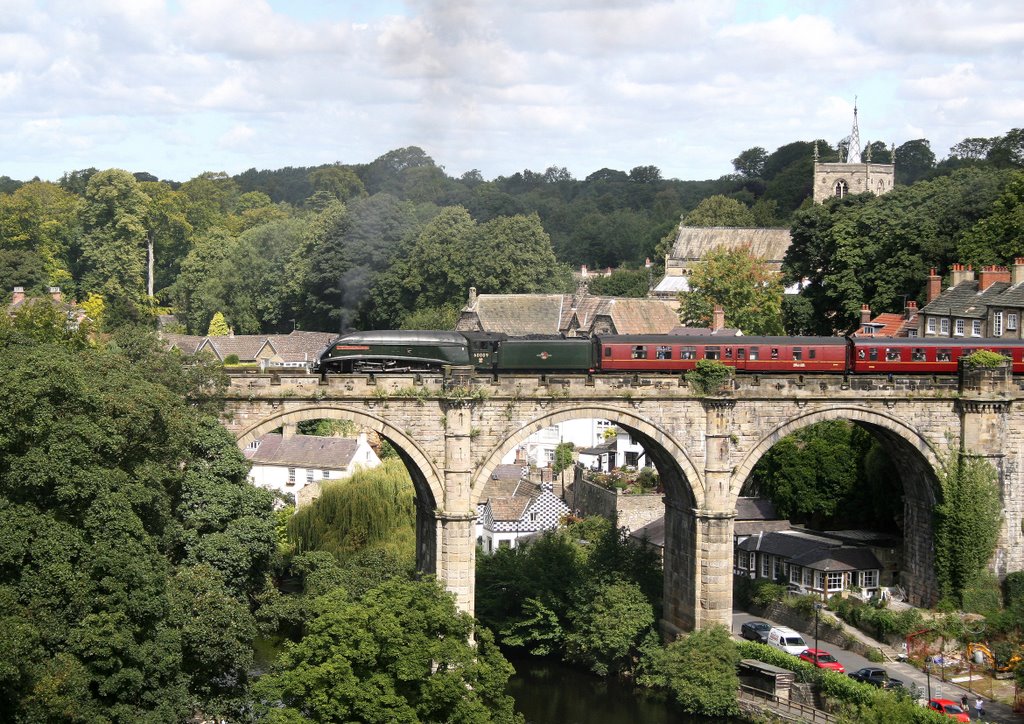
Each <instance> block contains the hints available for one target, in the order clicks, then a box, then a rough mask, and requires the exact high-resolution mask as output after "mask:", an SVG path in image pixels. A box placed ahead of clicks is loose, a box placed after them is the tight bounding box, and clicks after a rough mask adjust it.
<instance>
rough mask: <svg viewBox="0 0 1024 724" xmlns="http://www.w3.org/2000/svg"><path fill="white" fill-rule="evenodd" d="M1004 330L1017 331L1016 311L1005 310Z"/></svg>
mask: <svg viewBox="0 0 1024 724" xmlns="http://www.w3.org/2000/svg"><path fill="white" fill-rule="evenodd" d="M1006 331H1008V332H1016V331H1017V313H1016V312H1007V313H1006Z"/></svg>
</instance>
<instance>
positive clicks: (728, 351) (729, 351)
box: [725, 347, 732, 359]
mask: <svg viewBox="0 0 1024 724" xmlns="http://www.w3.org/2000/svg"><path fill="white" fill-rule="evenodd" d="M725 358H726V359H732V347H726V348H725Z"/></svg>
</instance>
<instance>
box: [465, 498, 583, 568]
mask: <svg viewBox="0 0 1024 724" xmlns="http://www.w3.org/2000/svg"><path fill="white" fill-rule="evenodd" d="M568 512H569V506H568V505H566V504H565V503H564V502H562V499H561V498H559V497H558V496H557V495H555V494H554V492H553V490H552V486H551V484H550V483H541V486H540V493H539V494H536V495H528V494H517V495H512V496H508V497H491V498H488V499H487V503H486V504H485V505H484V514H483V527H482V535H481V536H480V538H479V539H478V542H479V543H480V545H481V547H482V548H483V550H484V552H486V553H493V552H494V551H496V550H498V549H499V548H518V547H519V542H520V539H521V538H524V537H526V536H530V535H533V534H535V533H540V532H543V531H545V530H553V529H555V528H557V527H558V522H559V521H560V520H561V519H562V516H564V515H565V514H567V513H568Z"/></svg>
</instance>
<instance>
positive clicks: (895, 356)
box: [851, 337, 1024, 375]
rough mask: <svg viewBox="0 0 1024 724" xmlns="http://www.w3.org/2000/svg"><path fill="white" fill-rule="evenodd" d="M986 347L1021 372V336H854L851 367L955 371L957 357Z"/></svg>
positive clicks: (892, 371)
mask: <svg viewBox="0 0 1024 724" xmlns="http://www.w3.org/2000/svg"><path fill="white" fill-rule="evenodd" d="M981 349H984V350H989V351H991V352H996V353H997V354H1001V355H1003V356H1005V357H1007V358H1009V359H1010V360H1011V361H1012V366H1013V372H1014V374H1021V373H1024V340H1019V339H1013V340H1008V339H983V338H981V337H973V338H972V337H940V338H927V337H925V338H922V337H857V338H856V339H854V340H853V355H852V360H851V371H852V372H854V373H860V374H872V373H873V374H900V373H906V374H935V375H946V374H956V372H957V367H958V360H959V359H960V358H961V357H964V356H966V355H969V354H971V353H972V352H977V351H978V350H981Z"/></svg>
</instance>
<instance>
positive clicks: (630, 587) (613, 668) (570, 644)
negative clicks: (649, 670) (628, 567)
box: [565, 580, 655, 676]
mask: <svg viewBox="0 0 1024 724" xmlns="http://www.w3.org/2000/svg"><path fill="white" fill-rule="evenodd" d="M574 598H575V599H576V600H575V605H573V607H572V608H571V609H570V610H569V614H568V619H569V630H568V631H567V632H566V634H565V655H566V660H568V661H571V662H573V663H576V664H579V665H581V666H584V667H586V668H588V669H589V670H590V671H593V672H594V673H595V674H597V675H599V676H605V675H607V674H609V673H615V672H618V671H623V670H625V671H628V670H629V669H630V668H631V667H632V663H633V661H632V657H633V655H634V653H635V652H636V650H637V648H638V646H639V645H640V642H641V640H642V639H643V637H644V635H645V634H646V633H647V632H648V631H649V630H651V628H652V627H653V626H654V622H655V621H654V608H653V607H652V606H651V603H650V601H649V600H648V599H647V597H646V596H645V595H644V593H643V591H642V590H641V589H640V587H639V586H638V585H637V584H636V583H632V582H627V581H617V580H609V581H607V582H603V583H595V584H592V585H589V586H586V587H584V588H583V589H582V590H579V591H576V592H575V596H574Z"/></svg>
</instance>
